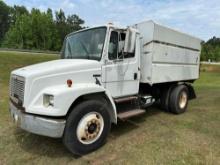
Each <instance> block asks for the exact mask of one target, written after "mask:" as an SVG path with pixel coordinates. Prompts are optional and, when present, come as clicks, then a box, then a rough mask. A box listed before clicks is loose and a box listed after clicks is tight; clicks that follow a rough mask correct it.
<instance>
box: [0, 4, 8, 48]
mask: <svg viewBox="0 0 220 165" xmlns="http://www.w3.org/2000/svg"><path fill="white" fill-rule="evenodd" d="M9 26H10V7H9V6H7V5H6V4H5V3H4V2H3V1H1V0H0V44H1V42H2V40H3V38H4V36H5V33H6V32H7V31H8V29H9Z"/></svg>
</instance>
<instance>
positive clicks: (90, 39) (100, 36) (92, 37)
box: [61, 27, 106, 60]
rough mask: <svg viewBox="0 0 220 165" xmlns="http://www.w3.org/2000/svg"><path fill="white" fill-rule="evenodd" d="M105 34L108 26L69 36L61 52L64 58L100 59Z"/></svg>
mask: <svg viewBox="0 0 220 165" xmlns="http://www.w3.org/2000/svg"><path fill="white" fill-rule="evenodd" d="M105 34H106V27H101V28H95V29H89V30H85V31H81V32H77V33H74V34H71V35H69V36H67V37H66V40H65V42H64V47H63V51H62V54H61V55H62V58H65V59H93V60H100V59H101V55H102V49H103V46H104V41H105Z"/></svg>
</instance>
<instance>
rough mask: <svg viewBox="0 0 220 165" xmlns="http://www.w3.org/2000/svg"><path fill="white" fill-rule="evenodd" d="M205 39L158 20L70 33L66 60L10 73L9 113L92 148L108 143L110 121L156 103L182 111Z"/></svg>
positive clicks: (71, 146) (36, 129) (75, 145)
mask: <svg viewBox="0 0 220 165" xmlns="http://www.w3.org/2000/svg"><path fill="white" fill-rule="evenodd" d="M200 43H201V40H200V39H198V38H195V37H192V36H190V35H187V34H184V33H181V32H178V31H176V30H172V29H170V28H167V27H164V26H161V25H159V24H156V23H154V22H153V21H146V22H142V23H138V24H135V25H132V26H129V27H127V28H120V27H116V26H114V25H113V24H108V25H106V26H100V27H95V28H89V29H83V30H80V31H77V32H74V33H71V34H69V35H67V36H66V38H65V41H64V44H63V48H62V51H61V59H59V60H54V61H49V62H44V63H40V64H35V65H31V66H27V67H24V68H20V69H17V70H14V71H12V73H11V77H10V113H11V115H12V117H13V119H14V121H15V122H16V123H17V125H18V126H19V127H20V128H22V129H24V130H26V131H28V132H31V133H35V134H39V135H44V136H49V137H54V138H63V143H64V145H65V146H66V147H67V148H68V150H69V151H71V152H72V153H74V154H77V155H82V154H86V153H89V152H91V151H93V150H95V149H97V148H99V147H100V146H101V145H103V144H104V142H105V140H106V137H107V135H108V133H109V131H110V128H111V124H112V123H114V124H117V120H118V119H119V120H126V119H128V118H130V117H132V116H137V115H141V114H143V113H145V111H146V110H145V109H146V107H148V106H150V105H152V104H153V103H159V105H160V107H161V108H162V109H164V110H166V111H169V112H172V113H174V114H180V113H183V112H185V111H186V108H187V104H188V100H190V99H193V98H195V97H196V95H195V92H194V89H193V87H192V86H191V84H192V83H193V82H194V81H195V80H196V79H198V78H199V66H200V50H201V45H200Z"/></svg>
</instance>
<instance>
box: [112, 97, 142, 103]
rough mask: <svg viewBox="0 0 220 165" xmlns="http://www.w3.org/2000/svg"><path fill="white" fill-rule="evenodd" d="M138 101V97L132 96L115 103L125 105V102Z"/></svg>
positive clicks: (117, 100)
mask: <svg viewBox="0 0 220 165" xmlns="http://www.w3.org/2000/svg"><path fill="white" fill-rule="evenodd" d="M137 99H138V97H137V96H130V97H123V98H117V99H115V102H116V103H123V102H128V101H132V100H137Z"/></svg>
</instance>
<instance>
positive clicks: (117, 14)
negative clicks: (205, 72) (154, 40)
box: [5, 0, 220, 40]
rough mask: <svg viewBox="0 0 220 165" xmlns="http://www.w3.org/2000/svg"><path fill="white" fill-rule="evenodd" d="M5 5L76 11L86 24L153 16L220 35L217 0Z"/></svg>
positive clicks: (54, 0) (45, 0)
mask: <svg viewBox="0 0 220 165" xmlns="http://www.w3.org/2000/svg"><path fill="white" fill-rule="evenodd" d="M5 2H6V3H7V4H8V5H14V4H16V5H24V6H26V7H27V8H28V9H31V8H32V7H35V8H39V9H41V10H47V8H51V9H53V10H59V9H60V8H61V9H63V10H64V11H65V13H66V14H78V15H79V16H80V17H81V18H83V19H84V20H85V22H86V24H85V25H86V26H90V27H91V26H96V25H102V24H106V23H108V22H113V23H114V24H117V25H122V26H126V25H131V24H134V23H138V22H141V21H144V20H149V19H152V20H154V21H156V22H158V23H160V24H163V25H166V26H169V27H172V28H175V29H177V30H180V31H183V32H186V33H189V34H191V35H194V36H197V37H200V38H201V39H203V40H207V39H209V38H211V37H212V36H214V35H215V36H217V37H220V0H193V1H192V0H151V1H150V0H5Z"/></svg>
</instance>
